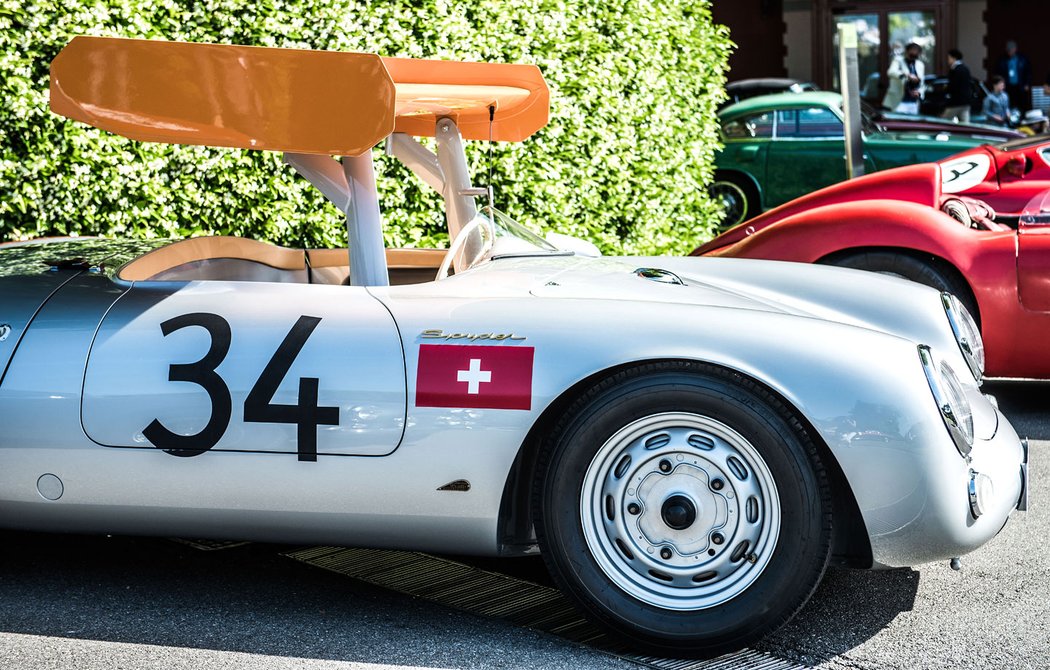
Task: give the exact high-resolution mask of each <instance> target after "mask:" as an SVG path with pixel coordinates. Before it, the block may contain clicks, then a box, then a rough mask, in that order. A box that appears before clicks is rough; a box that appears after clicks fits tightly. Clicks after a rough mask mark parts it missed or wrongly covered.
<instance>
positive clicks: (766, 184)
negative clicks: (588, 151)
mask: <svg viewBox="0 0 1050 670" xmlns="http://www.w3.org/2000/svg"><path fill="white" fill-rule="evenodd" d="M718 116H719V120H720V122H721V125H722V139H723V141H724V143H725V148H724V149H722V151H721V152H720V153H719V154H718V156H717V157H716V159H715V180H714V182H713V183H712V184H711V186H710V187H709V188H710V192H711V195H712V196H713V197H715V198H716V199H718V200H721V202H722V205H723V207H724V209H725V212H726V218H725V220H724V221H723V225H725V226H731V225H735V224H737V223H740V222H741V221H744V220H746V219H749V218H751V217H752V216H755V215H757V214H760V213H761V212H763V211H765V210H767V209H771V208H773V207H776V206H777V205H781V204H783V203H785V202H787V201H788V200H793V199H794V198H797V197H799V196H800V195H805V194H806V193H810V192H812V191H816V190H817V189H819V188H823V187H825V186H829V185H831V184H834V183H836V182H840V181H842V180H844V179H845V178H846V161H845V155H846V148H845V140H844V136H843V125H842V117H843V114H842V96H841V95H840V94H838V93H834V92H830V91H808V92H805V93H778V94H775V95H763V96H759V97H755V98H749V99H747V100H744V101H742V102H738V103H736V104H735V105H730V106H728V107H726V108H725V109H723V110H722V111H721V112H720V113H719V115H718ZM862 132H863V135H864V170H865V172H866V173H868V172H875V171H876V170H885V169H887V168H892V167H899V166H901V165H911V164H914V163H926V162H930V161H937V160H940V159H942V158H944V157H945V156H950V155H952V154H954V153H958V152H960V151H963V150H965V149H969V148H970V147H975V146H978V145H981V144H984V143H985V140H981V139H975V138H973V137H966V136H962V135H952V134H950V133H946V132H933V131H931V132H922V131H910V132H900V131H897V132H890V131H886V130H884V129H882V128H880V127H879V126H878V125H877V124H876V123H875V122H874V121H872V120H871V119H870V118H869V117H867V116H863V131H862Z"/></svg>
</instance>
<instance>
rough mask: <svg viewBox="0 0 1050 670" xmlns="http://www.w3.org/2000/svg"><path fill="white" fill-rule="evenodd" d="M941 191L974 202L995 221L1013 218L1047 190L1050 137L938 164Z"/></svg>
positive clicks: (960, 155) (986, 149) (977, 149)
mask: <svg viewBox="0 0 1050 670" xmlns="http://www.w3.org/2000/svg"><path fill="white" fill-rule="evenodd" d="M940 165H941V178H942V180H943V181H942V183H941V191H942V192H943V193H954V194H957V195H964V196H969V197H972V198H978V199H980V200H982V201H984V202H986V203H988V205H990V206H991V207H992V209H994V210H995V211H996V213H997V214H998V215H999V218H1000V219H1002V218H1003V217H1017V216H1020V215H1021V212H1022V211H1023V210H1024V208H1025V207H1027V206H1028V204H1029V203H1030V202H1031V201H1032V199H1033V198H1035V197H1036V196H1037V195H1039V194H1041V193H1043V192H1044V191H1046V190H1047V189H1050V136H1047V135H1039V136H1036V137H1026V138H1024V139H1019V140H1012V141H1010V142H1006V143H1005V144H999V145H995V146H992V145H985V146H981V147H975V148H973V149H967V150H966V151H963V152H960V153H957V154H955V155H954V156H951V157H949V158H946V159H944V160H942V161H940Z"/></svg>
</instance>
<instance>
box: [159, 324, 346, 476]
mask: <svg viewBox="0 0 1050 670" xmlns="http://www.w3.org/2000/svg"><path fill="white" fill-rule="evenodd" d="M320 322H321V319H320V318H318V317H316V316H300V317H299V320H298V321H296V322H295V325H294V326H292V329H291V330H290V331H288V334H287V335H286V336H285V338H284V341H283V342H281V345H280V346H279V347H277V351H275V352H274V354H273V357H271V358H270V362H269V363H267V364H266V367H265V368H263V371H262V374H261V375H259V379H258V380H257V381H256V382H255V385H254V386H253V387H252V390H251V391H250V392H249V393H248V397H247V398H245V400H244V420H245V422H248V423H294V424H295V425H296V427H297V428H298V431H297V443H298V453H299V460H300V461H316V460H317V427H318V426H320V425H325V426H338V425H339V408H338V407H319V406H318V404H317V402H318V400H317V390H318V385H319V383H320V382H319V380H318V379H317V377H301V378H300V379H299V402H298V404H295V405H275V404H273V397H274V395H275V394H276V393H277V389H278V388H279V387H280V385H281V381H282V380H283V379H284V378H285V376H286V375H287V374H288V370H290V369H291V367H292V363H294V362H295V359H296V357H298V356H299V352H300V351H302V350H303V346H304V345H305V344H306V340H308V339H309V338H310V335H311V333H313V332H314V329H315V328H317V324H319V323H320ZM189 326H199V327H201V328H204V329H205V330H207V331H208V335H209V336H210V337H211V346H210V347H209V349H208V353H206V354H205V355H204V358H202V359H200V360H199V361H197V362H196V363H173V364H171V366H169V368H168V381H172V382H191V383H193V384H196V385H198V386H200V387H201V388H203V389H204V390H205V391H206V392H207V393H208V398H209V399H210V400H211V416H210V417H209V418H208V423H207V424H206V425H205V426H204V428H202V429H201V431H200V432H199V433H197V434H195V435H179V434H177V433H173V432H171V431H170V430H168V429H167V428H165V427H164V424H162V423H161V422H160V421H159V420H157V419H154V420H153V421H151V422H150V424H149V425H148V426H146V429H145V430H143V431H142V434H143V435H144V436H145V437H146V439H147V440H149V441H150V442H151V443H152V444H153V445H154V446H155V447H158V448H159V449H163V450H164V451H165V452H167V453H169V454H171V455H172V456H199V455H200V454H203V453H204V452H205V451H208V450H209V449H211V448H212V447H214V446H215V445H216V444H218V443H219V440H221V439H222V436H223V435H225V434H226V429H227V428H228V427H229V425H230V416H231V414H232V412H233V401H232V400H231V399H230V388H229V387H228V386H227V385H226V382H225V381H223V379H222V377H221V376H219V373H217V372H216V371H215V369H216V368H217V367H219V365H221V364H222V362H223V360H225V358H226V354H228V353H229V352H230V341H231V339H232V331H231V329H230V323H229V322H228V321H227V320H226V319H224V318H222V317H221V316H219V315H218V314H208V313H205V312H195V313H193V314H184V315H182V316H176V317H174V318H172V319H168V320H167V321H165V322H164V323H162V324H160V330H161V332H162V333H163V334H164V336H165V337H167V336H168V335H170V334H171V333H174V332H175V331H177V330H181V329H183V328H187V327H189Z"/></svg>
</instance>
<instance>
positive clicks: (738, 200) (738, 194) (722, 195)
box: [707, 173, 759, 230]
mask: <svg viewBox="0 0 1050 670" xmlns="http://www.w3.org/2000/svg"><path fill="white" fill-rule="evenodd" d="M707 193H708V195H709V196H710V197H711V199H712V200H715V201H718V202H721V204H722V210H723V211H724V212H725V218H724V219H722V222H721V224H719V229H721V230H725V229H727V228H732V227H733V226H735V225H737V224H739V223H743V222H744V221H747V220H748V219H750V218H751V217H753V216H756V215H757V214H759V207H758V193H757V192H756V191H755V187H754V185H753V184H751V182H749V181H748V180H747V178H745V177H742V176H740V175H734V174H719V173H716V174H715V180H714V181H713V182H711V185H710V186H708V187H707Z"/></svg>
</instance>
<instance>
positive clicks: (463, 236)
mask: <svg viewBox="0 0 1050 670" xmlns="http://www.w3.org/2000/svg"><path fill="white" fill-rule="evenodd" d="M488 223H489V220H488V218H486V217H485V216H484V215H481V214H479V215H477V216H475V217H474V218H473V219H471V220H470V222H469V223H467V225H465V226H463V227H462V228H460V230H459V233H458V234H457V235H456V237H455V239H453V240H452V244H450V245H448V251H447V252H445V257H444V258H442V259H441V265H440V266H439V267H438V271H437V275H436V276H435V277H434V281H441V280H442V279H447V278H448V273H449V270H451V269H452V261H453V260H454V259H455V258H456V254H458V253H459V252H460V250H461V249H462V248H463V247H465V246H466V243H467V239H469V237H470V236H471V234H473V233H474V231H475V230H477V229H479V228H480V229H481V230H483V231H485V230H487V227H486V225H487V224H488ZM492 239H493V235H492V233H491V232H490V233H489V234H488V235H482V245H481V249H480V250H479V251H478V252H477V253H476V254H474V257H473V258H471V259H470V262H468V263H466V264H465V265H466V267H470V266H471V265H473V264H474V262H475V261H477V260H478V259H479V258H481V257H482V256H483V255H484V254H485V252H487V251H488V250H489V249H490V248H491V247H492Z"/></svg>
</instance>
